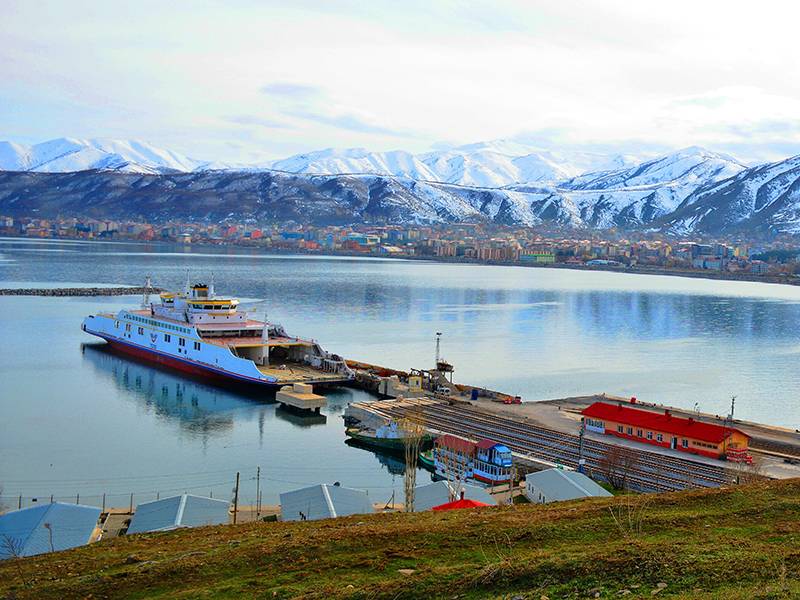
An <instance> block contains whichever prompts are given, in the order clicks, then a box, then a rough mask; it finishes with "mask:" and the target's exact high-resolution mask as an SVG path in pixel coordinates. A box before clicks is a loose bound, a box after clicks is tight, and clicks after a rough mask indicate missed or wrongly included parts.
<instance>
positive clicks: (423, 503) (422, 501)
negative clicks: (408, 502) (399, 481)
mask: <svg viewBox="0 0 800 600" xmlns="http://www.w3.org/2000/svg"><path fill="white" fill-rule="evenodd" d="M462 492H463V496H464V499H465V500H475V501H477V502H483V503H485V504H491V505H494V504H497V503H496V502H495V501H494V498H492V496H491V494H489V492H487V491H486V490H485V489H483V488H479V487H477V486H474V485H461V486H459V485H456V484H454V483H451V482H449V481H437V482H435V483H429V484H427V485H420V486H417V487H416V489H415V490H414V511H415V512H422V511H426V510H432V509H433V507H434V506H441V505H442V504H447V503H448V502H453V501H455V500H459V499H461V494H462Z"/></svg>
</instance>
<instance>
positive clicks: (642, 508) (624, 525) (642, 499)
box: [608, 494, 653, 538]
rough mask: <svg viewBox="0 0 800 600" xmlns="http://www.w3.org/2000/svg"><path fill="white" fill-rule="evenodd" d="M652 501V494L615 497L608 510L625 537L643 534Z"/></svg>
mask: <svg viewBox="0 0 800 600" xmlns="http://www.w3.org/2000/svg"><path fill="white" fill-rule="evenodd" d="M652 501H653V495H652V494H625V495H623V496H617V497H616V498H615V499H614V503H613V504H612V505H611V506H609V507H608V510H609V512H610V513H611V518H612V519H613V520H614V524H615V525H616V526H617V528H618V529H619V532H620V533H621V534H622V536H623V537H625V538H631V537H636V536H639V535H641V533H642V524H643V523H644V520H645V517H646V516H647V512H648V508H649V507H650V504H651V503H652Z"/></svg>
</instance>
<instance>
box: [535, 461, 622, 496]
mask: <svg viewBox="0 0 800 600" xmlns="http://www.w3.org/2000/svg"><path fill="white" fill-rule="evenodd" d="M612 495H613V494H611V492H609V491H608V490H606V489H605V488H603V487H602V486H601V485H599V484H597V483H596V482H594V481H592V480H591V479H590V478H589V477H587V476H586V475H584V474H583V473H578V472H577V471H568V470H566V469H560V468H559V469H545V470H544V471H537V472H536V473H528V474H527V475H526V476H525V497H526V498H527V499H528V500H529V501H530V502H532V503H534V504H547V503H549V502H561V501H563V500H577V499H579V498H602V497H606V496H612Z"/></svg>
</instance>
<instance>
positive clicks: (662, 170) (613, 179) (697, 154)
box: [559, 146, 746, 190]
mask: <svg viewBox="0 0 800 600" xmlns="http://www.w3.org/2000/svg"><path fill="white" fill-rule="evenodd" d="M745 168H746V167H745V165H743V164H741V163H740V162H738V161H737V160H736V159H735V158H733V157H731V156H728V155H725V154H719V153H716V152H711V151H709V150H706V149H704V148H699V147H697V146H693V147H690V148H684V149H683V150H678V151H677V152H672V153H670V154H666V155H664V156H660V157H658V158H655V159H652V160H648V161H645V162H643V163H641V164H638V165H636V166H632V167H630V168H623V169H617V170H613V171H606V172H600V173H586V174H584V175H580V176H579V177H574V178H573V179H571V180H569V181H564V182H561V183H560V184H559V186H560V187H561V188H565V189H572V190H604V189H612V188H630V187H638V186H649V185H661V184H665V183H670V182H680V183H682V184H683V185H688V186H691V185H695V186H697V185H700V184H703V183H706V182H708V181H719V180H721V179H726V178H728V177H731V176H733V175H736V174H737V173H738V172H740V171H742V170H743V169H745Z"/></svg>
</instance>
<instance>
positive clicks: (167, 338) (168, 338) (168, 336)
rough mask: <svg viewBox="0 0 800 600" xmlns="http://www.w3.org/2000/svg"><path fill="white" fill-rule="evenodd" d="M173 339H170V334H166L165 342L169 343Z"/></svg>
mask: <svg viewBox="0 0 800 600" xmlns="http://www.w3.org/2000/svg"><path fill="white" fill-rule="evenodd" d="M171 339H172V338H171V337H170V335H169V334H168V333H165V334H164V341H165V342H169V341H170V340H171Z"/></svg>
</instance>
